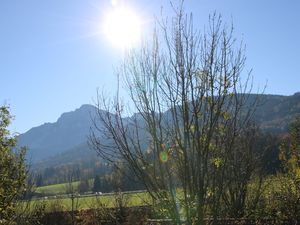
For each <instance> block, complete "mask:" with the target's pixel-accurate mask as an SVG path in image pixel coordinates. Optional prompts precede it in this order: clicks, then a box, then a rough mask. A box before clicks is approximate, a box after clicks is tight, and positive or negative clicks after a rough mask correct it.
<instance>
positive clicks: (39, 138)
mask: <svg viewBox="0 0 300 225" xmlns="http://www.w3.org/2000/svg"><path fill="white" fill-rule="evenodd" d="M95 112H96V108H95V107H94V106H92V105H82V106H81V107H80V108H79V109H76V110H75V111H72V112H67V113H63V114H62V115H61V116H60V118H59V119H58V120H57V121H56V122H55V123H45V124H43V125H41V126H38V127H34V128H32V129H30V130H29V131H27V132H26V133H24V134H21V135H20V136H19V137H18V145H19V146H27V147H28V149H29V151H28V157H29V159H31V160H32V161H33V162H35V161H38V160H41V159H45V158H48V157H51V156H54V155H56V154H59V153H62V152H65V151H67V150H70V149H72V148H75V147H76V146H78V145H84V143H86V141H87V136H88V135H89V131H90V127H91V126H92V120H91V118H92V117H94V115H95Z"/></svg>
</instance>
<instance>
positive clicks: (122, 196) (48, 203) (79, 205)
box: [23, 192, 151, 211]
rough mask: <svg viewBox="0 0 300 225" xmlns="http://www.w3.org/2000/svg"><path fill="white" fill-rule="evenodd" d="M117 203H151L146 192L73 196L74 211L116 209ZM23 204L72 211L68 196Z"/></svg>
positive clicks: (130, 204)
mask: <svg viewBox="0 0 300 225" xmlns="http://www.w3.org/2000/svg"><path fill="white" fill-rule="evenodd" d="M118 202H119V203H120V202H121V204H122V205H123V206H142V205H146V204H149V203H151V201H150V198H149V196H148V195H147V193H146V192H142V193H111V194H104V195H93V196H75V197H74V200H73V204H74V210H82V209H91V208H101V207H102V208H103V207H105V208H111V207H117V206H118ZM23 204H24V205H25V204H29V205H28V207H29V208H31V209H34V208H35V207H39V206H41V205H45V207H46V209H47V211H60V210H65V211H69V210H71V209H72V198H71V197H70V196H68V197H67V196H66V197H56V198H54V197H51V198H50V197H46V198H40V199H33V200H31V201H30V202H23Z"/></svg>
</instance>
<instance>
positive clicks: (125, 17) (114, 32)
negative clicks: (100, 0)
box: [104, 8, 141, 48]
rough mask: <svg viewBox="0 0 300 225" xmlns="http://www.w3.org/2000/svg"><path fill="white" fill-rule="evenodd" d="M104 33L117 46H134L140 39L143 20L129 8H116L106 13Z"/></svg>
mask: <svg viewBox="0 0 300 225" xmlns="http://www.w3.org/2000/svg"><path fill="white" fill-rule="evenodd" d="M104 34H105V35H106V37H107V38H108V40H109V41H110V42H111V43H112V44H113V45H114V46H115V47H119V48H130V47H133V46H134V45H135V44H136V43H138V41H139V40H140V36H141V20H140V18H139V17H138V16H137V14H136V13H134V12H133V11H132V10H130V9H128V8H115V9H113V11H111V12H109V13H108V14H107V15H106V18H105V20H104Z"/></svg>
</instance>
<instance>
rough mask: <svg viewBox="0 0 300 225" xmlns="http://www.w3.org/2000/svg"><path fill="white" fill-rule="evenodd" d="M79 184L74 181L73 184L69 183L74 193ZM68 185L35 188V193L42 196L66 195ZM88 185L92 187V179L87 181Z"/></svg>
mask: <svg viewBox="0 0 300 225" xmlns="http://www.w3.org/2000/svg"><path fill="white" fill-rule="evenodd" d="M79 183H80V181H75V182H72V183H71V184H72V186H73V188H74V190H75V192H76V191H77V189H78V185H79ZM69 185H70V184H69V183H62V184H52V185H47V186H42V187H37V189H36V190H35V192H36V193H39V194H44V195H61V194H65V193H66V190H67V188H68V186H69ZM89 185H90V187H92V185H93V179H90V180H89Z"/></svg>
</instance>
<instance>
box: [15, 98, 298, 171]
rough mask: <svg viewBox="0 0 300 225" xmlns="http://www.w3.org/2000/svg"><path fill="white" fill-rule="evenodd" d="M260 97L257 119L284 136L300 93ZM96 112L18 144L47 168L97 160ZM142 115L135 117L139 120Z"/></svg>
mask: <svg viewBox="0 0 300 225" xmlns="http://www.w3.org/2000/svg"><path fill="white" fill-rule="evenodd" d="M256 97H259V98H260V102H261V104H260V105H259V106H258V108H257V110H256V113H255V119H256V120H257V122H258V123H259V124H260V125H261V128H262V129H263V130H264V131H267V132H272V133H276V134H280V133H284V132H286V131H287V127H288V123H289V122H290V121H291V120H292V119H293V118H294V117H296V116H300V93H295V94H294V95H292V96H281V95H254V94H253V95H251V96H250V98H249V99H250V101H251V100H253V99H254V98H256ZM95 113H96V108H95V107H94V106H92V105H83V106H81V107H80V108H79V109H76V110H75V111H72V112H67V113H63V114H62V115H61V117H60V118H59V119H58V120H57V122H55V123H46V124H43V125H41V126H39V127H35V128H32V129H30V130H29V131H28V132H26V133H24V134H21V135H20V136H19V139H18V144H19V145H20V146H27V147H28V149H29V158H31V159H32V161H33V162H37V161H40V162H42V163H44V166H45V165H49V166H55V165H59V164H63V163H72V162H75V161H76V160H84V159H85V158H89V157H95V156H96V153H95V152H94V151H93V150H90V149H89V146H88V144H87V139H88V135H89V132H90V128H91V127H92V125H93V123H92V119H91V118H93V117H94V116H95ZM138 116H139V115H137V114H135V115H133V117H135V118H137V117H138ZM127 119H130V117H128V118H126V120H127ZM140 120H141V118H140ZM41 160H42V161H41Z"/></svg>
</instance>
